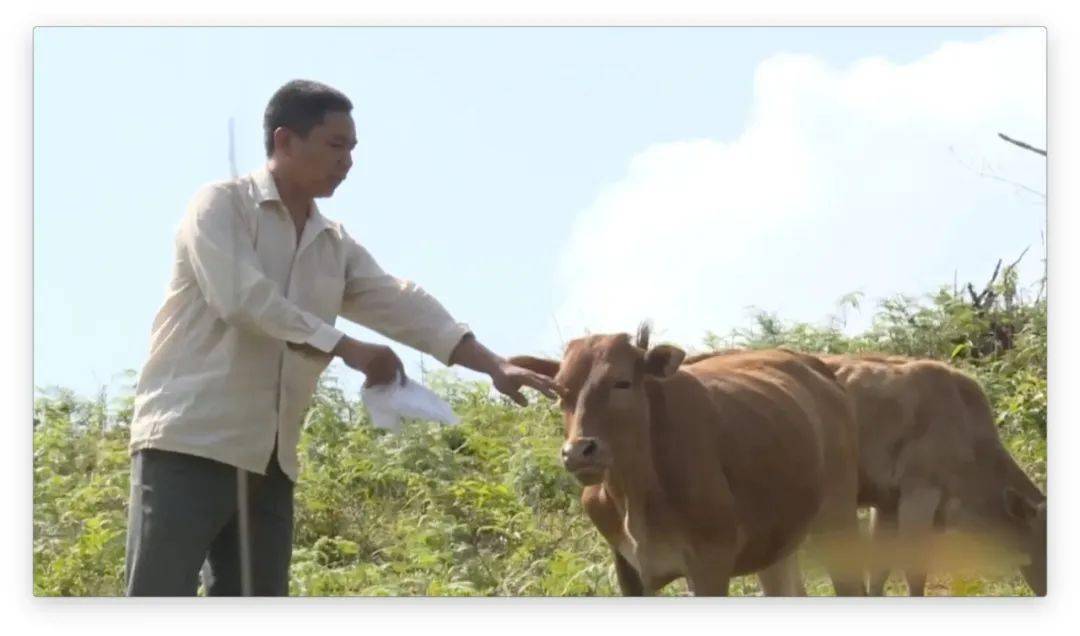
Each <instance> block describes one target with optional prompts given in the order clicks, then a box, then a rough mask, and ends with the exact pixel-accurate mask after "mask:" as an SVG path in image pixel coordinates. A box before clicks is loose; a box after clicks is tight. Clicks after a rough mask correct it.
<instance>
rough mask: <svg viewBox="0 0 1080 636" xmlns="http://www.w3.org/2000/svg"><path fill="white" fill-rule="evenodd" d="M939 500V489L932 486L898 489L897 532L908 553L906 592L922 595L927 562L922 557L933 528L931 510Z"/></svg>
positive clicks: (905, 570)
mask: <svg viewBox="0 0 1080 636" xmlns="http://www.w3.org/2000/svg"><path fill="white" fill-rule="evenodd" d="M940 501H941V491H939V490H938V489H937V488H932V487H926V486H923V487H911V488H906V489H904V488H902V489H901V491H900V507H899V512H898V516H897V534H898V536H899V539H900V541H901V542H902V544H903V547H904V552H905V553H906V554H907V555H908V558H907V559H905V561H906V562H905V564H904V577H905V578H906V579H907V583H908V594H910V595H911V596H922V595H923V594H924V593H925V591H926V570H927V565H928V564H927V563H926V562H925V561H924V560H923V558H922V556H923V553H924V551H925V547H926V546H928V545H929V541H928V540H929V539H930V535H931V533H932V532H933V530H934V513H935V511H936V510H937V508H938V504H939V503H940Z"/></svg>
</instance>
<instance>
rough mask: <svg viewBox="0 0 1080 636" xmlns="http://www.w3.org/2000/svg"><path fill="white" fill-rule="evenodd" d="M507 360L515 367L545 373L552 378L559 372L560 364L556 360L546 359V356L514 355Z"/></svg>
mask: <svg viewBox="0 0 1080 636" xmlns="http://www.w3.org/2000/svg"><path fill="white" fill-rule="evenodd" d="M507 362H509V363H510V364H512V365H514V366H516V367H521V368H523V369H528V370H529V371H532V372H534V373H539V374H540V375H546V376H547V377H549V378H554V377H555V375H556V374H557V373H558V372H559V364H560V363H559V361H558V360H548V359H547V358H534V357H532V356H514V357H512V358H510V359H509V360H508V361H507Z"/></svg>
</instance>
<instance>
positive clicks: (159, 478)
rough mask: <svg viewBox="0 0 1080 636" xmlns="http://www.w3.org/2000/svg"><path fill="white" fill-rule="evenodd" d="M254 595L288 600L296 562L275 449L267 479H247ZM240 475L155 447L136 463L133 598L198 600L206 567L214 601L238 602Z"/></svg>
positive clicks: (289, 506)
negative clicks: (232, 599)
mask: <svg viewBox="0 0 1080 636" xmlns="http://www.w3.org/2000/svg"><path fill="white" fill-rule="evenodd" d="M247 475H248V480H247V481H248V510H249V511H250V512H249V519H250V522H249V525H250V534H251V538H250V545H251V582H252V593H253V594H255V595H257V596H287V595H288V593H289V560H290V558H291V557H292V533H293V483H292V481H290V480H289V478H288V477H286V476H285V474H284V473H283V472H281V467H280V466H279V465H278V462H277V449H276V448H275V449H274V454H273V457H272V459H271V460H270V464H269V466H268V468H267V472H266V475H265V476H263V475H257V474H255V473H247ZM237 501H238V495H237V469H236V467H234V466H229V465H227V464H223V463H221V462H216V461H213V460H211V459H205V458H203V457H196V456H194V455H186V454H182V453H173V452H169V451H162V450H156V449H146V450H142V451H138V452H137V453H135V455H134V456H133V457H132V464H131V502H130V504H131V505H130V511H129V514H128V534H127V554H126V559H125V576H126V586H127V589H126V593H127V595H128V596H194V595H195V594H196V593H197V591H198V585H199V578H198V575H199V570H200V568H201V567H202V564H203V561H204V560H205V561H207V562H208V563H209V564H210V571H211V574H212V576H211V577H210V578H211V582H210V584H209V587H208V590H207V592H208V593H209V594H210V595H211V596H239V595H240V594H241V593H242V589H241V572H240V540H239V536H240V532H239V530H240V528H239V525H240V524H239V514H238V509H237Z"/></svg>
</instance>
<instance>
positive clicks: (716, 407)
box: [512, 326, 865, 595]
mask: <svg viewBox="0 0 1080 636" xmlns="http://www.w3.org/2000/svg"><path fill="white" fill-rule="evenodd" d="M684 356H685V354H684V352H683V351H681V350H679V349H677V348H675V347H672V346H668V345H659V346H656V347H654V348H651V349H650V348H648V329H647V327H644V326H643V328H642V329H641V330H640V331H639V333H638V339H637V342H636V344H634V343H631V340H630V336H629V335H627V334H617V335H597V336H589V337H586V338H581V339H578V340H574V341H572V342H571V343H570V344H569V345H568V346H567V348H566V351H565V354H564V357H563V360H562V362H561V363H560V362H559V361H555V360H542V359H537V358H531V357H526V356H523V357H517V358H514V359H513V360H512V362H513V363H514V364H517V365H519V366H524V367H527V368H530V369H533V370H534V371H537V372H539V373H543V374H545V375H548V376H551V377H554V378H555V379H556V380H557V381H558V382H559V383H561V384H562V385H563V386H564V387H566V389H567V394H566V396H565V397H564V398H563V399H562V400H560V406H561V408H562V410H563V414H564V420H565V424H566V442H565V444H564V445H563V448H562V459H563V464H564V465H565V467H566V468H567V469H568V470H569V471H570V472H571V473H573V474H574V476H575V477H576V478H577V479H578V480H579V481H580V482H581V483H582V484H583V485H584V486H585V489H584V491H583V493H582V503H583V505H584V507H585V510H586V511H587V513H588V514H589V516H590V518H591V519H592V521H593V523H594V524H595V525H596V527H597V528H598V529H599V530H600V532H601V533H602V534H603V536H604V538H605V539H606V540H607V541H608V543H609V544H610V545H611V547H612V552H613V555H614V558H615V565H616V573H617V575H618V579H619V585H620V588H621V590H622V592H623V593H624V594H626V595H640V594H653V593H655V592H656V591H658V590H659V589H660V588H662V587H663V586H664V585H667V584H668V583H669V582H671V581H673V580H675V579H677V578H679V577H686V579H687V583H688V585H689V587H690V589H691V591H693V593H694V594H695V595H726V594H727V592H728V582H729V580H730V578H731V577H732V576H738V575H742V574H749V573H753V572H758V573H759V576H760V579H761V583H762V587H763V588H764V590H765V592H766V593H768V594H770V595H773V594H782V595H799V594H805V590H804V589H803V585H802V578H801V575H800V571H799V567H798V561H797V553H796V549H797V548H798V547H799V546H800V544H801V543H802V541H803V539H804V538H805V537H806V535H807V533H808V531H812V530H813V531H819V532H821V533H822V534H823V535H824V536H823V537H822V540H823V544H822V545H836V544H837V543H839V544H842V545H843V546H845V547H846V548H847V549H850V548H851V547H852V546H853V545H854V544H853V543H852V542H854V541H858V521H857V516H856V490H857V485H858V484H857V480H858V474H857V465H856V462H857V459H856V455H855V453H856V451H857V441H856V439H855V434H856V428H855V424H854V420H853V417H852V412H851V405H850V402H849V401H848V398H847V396H846V394H845V393H844V391H843V389H842V388H841V387H840V386H839V385H838V384H837V383H836V381H835V379H834V378H833V377H832V374H831V372H830V371H829V370H828V369H827V368H826V367H825V366H824V365H823V364H822V363H821V361H820V360H817V359H816V358H813V357H810V356H806V355H802V354H798V353H794V352H789V351H782V350H773V351H758V352H746V353H734V354H730V355H718V356H711V357H708V358H705V359H700V360H697V361H696V362H695V363H694V364H691V365H685V366H681V367H680V364H681V363H682V362H683V360H684ZM827 565H828V564H827ZM841 569H842V568H841V567H839V566H838V567H834V568H830V574H832V575H833V582H834V587H835V588H836V590H837V592H838V593H839V594H843V595H862V594H864V593H865V589H864V586H863V582H862V573H861V571H859V570H858V568H850V567H848V568H846V570H844V571H840V570H841Z"/></svg>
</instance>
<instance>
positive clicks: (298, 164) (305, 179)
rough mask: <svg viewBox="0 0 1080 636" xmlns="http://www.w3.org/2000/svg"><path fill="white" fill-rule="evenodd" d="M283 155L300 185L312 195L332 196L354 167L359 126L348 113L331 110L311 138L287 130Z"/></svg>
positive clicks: (298, 185) (294, 180)
mask: <svg viewBox="0 0 1080 636" xmlns="http://www.w3.org/2000/svg"><path fill="white" fill-rule="evenodd" d="M287 133H288V134H287V138H286V140H285V143H283V144H281V151H282V152H281V155H282V159H283V160H284V162H285V163H286V164H287V167H288V172H289V175H290V177H291V180H292V181H293V183H294V184H295V185H296V187H298V188H300V189H302V190H303V191H304V192H306V193H307V194H309V195H310V196H311V197H313V198H314V197H328V196H330V195H332V194H334V190H335V189H337V187H338V185H340V184H341V182H342V181H344V180H345V177H346V175H348V174H349V169H350V168H352V150H353V148H354V147H356V127H355V126H354V125H353V120H352V117H351V116H350V115H349V114H348V113H342V112H329V113H326V116H325V117H324V118H323V122H322V123H321V124H316V125H315V127H314V128H312V129H311V132H309V133H308V135H307V137H301V136H300V135H297V134H295V133H293V132H292V131H287Z"/></svg>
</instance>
